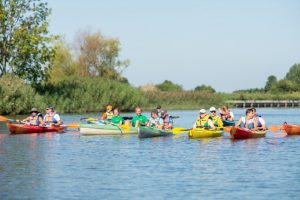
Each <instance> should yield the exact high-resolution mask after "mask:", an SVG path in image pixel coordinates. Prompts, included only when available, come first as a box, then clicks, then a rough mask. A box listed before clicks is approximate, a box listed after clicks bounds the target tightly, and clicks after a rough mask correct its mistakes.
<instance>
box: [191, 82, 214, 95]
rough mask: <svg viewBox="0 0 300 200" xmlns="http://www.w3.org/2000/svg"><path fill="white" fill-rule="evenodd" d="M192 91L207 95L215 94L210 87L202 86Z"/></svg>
mask: <svg viewBox="0 0 300 200" xmlns="http://www.w3.org/2000/svg"><path fill="white" fill-rule="evenodd" d="M194 91H197V92H207V93H215V92H216V90H215V89H214V88H213V87H211V86H210V85H204V84H203V85H200V86H197V87H195V89H194Z"/></svg>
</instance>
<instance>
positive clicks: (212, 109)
mask: <svg viewBox="0 0 300 200" xmlns="http://www.w3.org/2000/svg"><path fill="white" fill-rule="evenodd" d="M209 111H210V112H212V111H217V110H216V108H215V107H210V109H209Z"/></svg>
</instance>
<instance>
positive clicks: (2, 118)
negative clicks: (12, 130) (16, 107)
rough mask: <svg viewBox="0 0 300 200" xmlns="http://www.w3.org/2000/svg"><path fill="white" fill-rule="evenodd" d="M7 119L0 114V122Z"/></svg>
mask: <svg viewBox="0 0 300 200" xmlns="http://www.w3.org/2000/svg"><path fill="white" fill-rule="evenodd" d="M7 120H8V118H7V117H4V116H0V122H6V121H7Z"/></svg>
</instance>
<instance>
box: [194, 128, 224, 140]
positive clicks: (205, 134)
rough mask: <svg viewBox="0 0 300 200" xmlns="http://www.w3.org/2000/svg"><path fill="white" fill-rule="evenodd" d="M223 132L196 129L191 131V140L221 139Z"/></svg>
mask: <svg viewBox="0 0 300 200" xmlns="http://www.w3.org/2000/svg"><path fill="white" fill-rule="evenodd" d="M222 134H223V131H221V130H213V129H203V128H194V129H192V130H190V131H189V138H210V137H221V136H222Z"/></svg>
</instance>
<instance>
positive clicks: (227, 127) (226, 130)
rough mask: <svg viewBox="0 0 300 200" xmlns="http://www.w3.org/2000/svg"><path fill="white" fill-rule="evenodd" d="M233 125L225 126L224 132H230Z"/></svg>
mask: <svg viewBox="0 0 300 200" xmlns="http://www.w3.org/2000/svg"><path fill="white" fill-rule="evenodd" d="M231 128H232V126H225V127H223V130H224V132H227V133H230V131H231Z"/></svg>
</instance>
